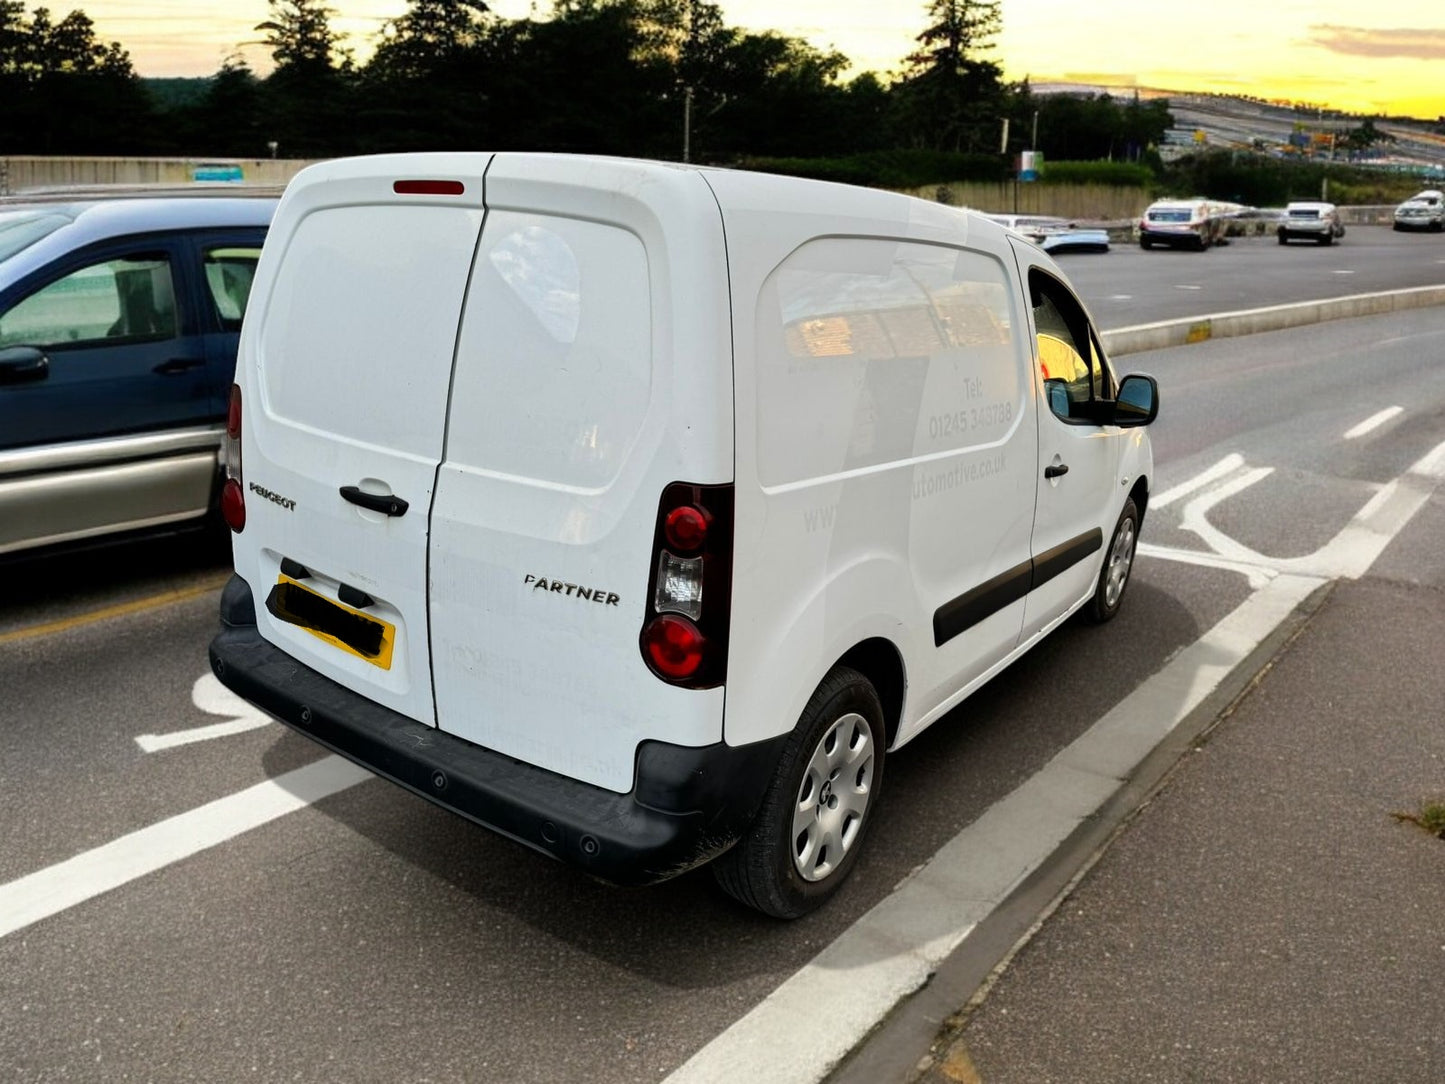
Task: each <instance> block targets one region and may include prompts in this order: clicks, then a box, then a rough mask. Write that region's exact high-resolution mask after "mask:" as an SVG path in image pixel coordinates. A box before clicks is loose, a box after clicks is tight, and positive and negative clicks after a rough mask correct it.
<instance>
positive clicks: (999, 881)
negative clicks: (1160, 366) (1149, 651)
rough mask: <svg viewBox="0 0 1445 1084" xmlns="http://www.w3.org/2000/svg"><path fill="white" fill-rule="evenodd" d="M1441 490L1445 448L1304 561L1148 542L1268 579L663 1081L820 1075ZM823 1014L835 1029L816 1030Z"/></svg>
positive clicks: (1225, 465) (1231, 486) (1264, 471)
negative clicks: (1322, 595)
mask: <svg viewBox="0 0 1445 1084" xmlns="http://www.w3.org/2000/svg"><path fill="white" fill-rule="evenodd" d="M1243 465H1244V460H1243V458H1242V457H1235V456H1230V457H1227V458H1226V459H1225V460H1223V461H1221V462H1220V463H1218V464H1215V466H1214V467H1211V468H1210V469H1209V470H1207V471H1205V472H1204V473H1203V474H1201V475H1200V476H1198V477H1196V478H1194V479H1191V480H1190V481H1189V482H1187V483H1185V484H1184V485H1183V486H1179V487H1176V489H1178V490H1180V494H1176V495H1175V497H1171V498H1170V499H1175V498H1176V497H1177V496H1179V495H1181V494H1184V493H1190V492H1194V491H1195V490H1197V489H1201V488H1203V487H1204V486H1206V485H1208V484H1210V483H1211V482H1213V481H1219V480H1221V479H1224V478H1227V477H1229V475H1231V474H1232V473H1234V472H1236V471H1238V469H1239V468H1240V467H1242V466H1243ZM1271 469H1272V468H1268V467H1264V468H1255V469H1254V470H1251V471H1247V472H1245V473H1244V474H1243V475H1240V476H1238V477H1236V478H1233V479H1231V480H1230V481H1229V482H1228V483H1226V484H1225V485H1224V486H1220V487H1218V489H1216V490H1214V491H1211V492H1208V493H1205V494H1203V495H1202V496H1200V497H1197V498H1195V500H1193V501H1191V502H1190V504H1189V505H1188V506H1186V508H1185V512H1186V514H1188V513H1189V512H1190V509H1191V508H1193V509H1194V512H1195V514H1196V515H1197V517H1198V519H1199V520H1200V522H1203V510H1207V509H1208V507H1210V506H1212V505H1213V504H1215V503H1217V502H1218V501H1219V500H1222V499H1224V496H1227V495H1229V494H1230V493H1237V492H1239V490H1240V489H1243V488H1244V487H1246V486H1248V485H1252V484H1254V482H1257V481H1259V480H1260V479H1261V478H1264V477H1266V476H1267V475H1268V474H1269V473H1270V471H1271ZM1442 481H1445V444H1442V445H1440V446H1439V447H1437V448H1435V449H1434V450H1433V451H1431V452H1430V453H1429V454H1428V455H1426V456H1425V457H1423V458H1422V459H1420V460H1419V461H1418V462H1417V463H1415V465H1414V466H1412V467H1411V468H1410V470H1409V471H1407V472H1406V473H1405V474H1404V475H1402V476H1401V477H1400V478H1398V479H1396V480H1395V481H1394V482H1391V483H1390V484H1389V485H1387V486H1385V487H1383V488H1382V489H1381V491H1380V493H1379V494H1377V495H1376V496H1375V497H1374V498H1372V499H1371V500H1370V501H1369V502H1368V503H1367V504H1366V505H1365V506H1364V507H1363V508H1362V509H1361V510H1360V511H1359V512H1358V513H1356V515H1355V517H1354V519H1352V520H1351V522H1350V523H1349V524H1348V525H1347V526H1346V527H1345V528H1344V529H1343V530H1342V531H1340V533H1339V534H1338V535H1337V536H1336V537H1335V538H1334V539H1332V540H1331V542H1330V543H1329V544H1328V545H1326V546H1324V547H1323V548H1322V549H1321V550H1320V551H1319V552H1318V553H1317V554H1313V555H1311V556H1309V557H1305V558H1299V559H1293V560H1280V561H1270V560H1269V559H1268V558H1265V557H1263V556H1261V555H1259V554H1256V553H1254V552H1253V551H1252V550H1248V549H1246V548H1245V547H1243V546H1240V545H1238V543H1232V549H1234V550H1235V551H1236V552H1238V553H1241V554H1243V555H1245V557H1246V559H1244V560H1234V561H1231V560H1230V559H1229V558H1227V557H1223V556H1222V555H1218V554H1216V555H1210V554H1194V553H1191V554H1188V555H1187V556H1185V555H1184V553H1183V551H1172V552H1170V551H1166V550H1164V548H1163V547H1145V546H1140V547H1139V549H1140V552H1141V553H1145V554H1149V555H1157V556H1168V557H1170V558H1171V559H1180V560H1183V559H1188V560H1192V561H1195V562H1196V563H1206V562H1209V561H1211V560H1212V561H1214V562H1215V563H1216V567H1233V568H1235V570H1236V571H1240V572H1242V573H1244V574H1246V575H1249V576H1251V585H1254V584H1256V583H1258V584H1259V586H1258V588H1257V589H1256V590H1254V591H1253V592H1252V593H1251V594H1250V596H1249V597H1248V598H1247V599H1245V601H1244V602H1242V603H1241V604H1240V605H1239V606H1238V607H1236V608H1235V610H1234V611H1233V612H1232V613H1230V614H1229V615H1227V616H1226V617H1225V618H1224V619H1223V620H1221V621H1220V622H1219V623H1218V624H1217V625H1215V626H1214V627H1213V628H1212V629H1210V630H1209V631H1208V632H1206V633H1205V634H1204V635H1203V636H1202V637H1200V638H1199V639H1198V640H1196V641H1195V642H1194V643H1192V644H1190V645H1189V646H1188V647H1186V648H1185V649H1184V650H1183V651H1181V652H1180V653H1179V654H1178V655H1176V656H1175V657H1174V659H1173V660H1172V661H1170V662H1169V664H1168V665H1166V666H1165V667H1164V668H1163V669H1162V670H1160V671H1159V672H1158V673H1157V674H1155V675H1154V676H1153V677H1151V678H1149V679H1148V680H1147V681H1145V682H1144V683H1143V684H1142V685H1140V686H1139V687H1138V688H1137V689H1135V690H1134V692H1133V693H1131V694H1130V695H1129V696H1127V697H1125V699H1124V700H1122V701H1121V702H1120V703H1119V704H1118V705H1116V706H1115V707H1114V708H1113V709H1112V710H1111V711H1109V712H1108V713H1107V714H1106V715H1104V717H1103V718H1101V719H1099V721H1098V722H1096V723H1094V725H1093V726H1091V727H1090V728H1089V729H1088V730H1087V731H1085V732H1084V734H1082V735H1081V736H1080V737H1079V738H1078V739H1076V740H1075V741H1074V742H1073V743H1071V744H1070V745H1069V746H1068V747H1067V748H1065V749H1064V750H1063V751H1062V752H1060V753H1059V754H1058V755H1057V756H1055V757H1054V758H1053V760H1051V761H1050V762H1049V763H1048V764H1047V765H1045V766H1044V768H1043V769H1042V770H1041V771H1040V772H1038V773H1037V774H1035V775H1034V776H1032V777H1030V778H1029V779H1028V780H1027V781H1026V782H1024V783H1023V784H1022V785H1021V786H1019V787H1018V788H1017V789H1016V790H1014V791H1013V792H1012V793H1011V794H1009V795H1008V796H1007V797H1006V798H1004V799H1003V800H1002V801H1000V802H998V803H997V804H996V805H994V806H992V807H991V808H990V809H989V810H987V811H986V812H985V813H984V814H983V815H982V816H981V817H979V818H978V820H976V821H974V822H973V823H972V824H970V825H969V826H968V827H967V828H965V829H963V831H961V832H959V833H958V835H956V836H955V837H954V838H953V839H952V840H950V841H949V842H948V843H947V844H945V845H944V846H943V847H942V848H941V849H940V850H939V851H938V853H937V854H935V855H934V856H933V857H932V858H931V859H929V861H928V862H927V863H926V864H925V865H923V866H922V867H920V868H919V869H918V870H917V871H915V872H914V873H913V874H912V875H911V876H909V877H908V878H907V879H906V880H905V881H904V882H903V883H902V884H900V885H899V887H898V888H897V889H895V890H894V891H893V893H892V894H891V895H889V896H888V897H887V898H885V899H883V900H882V901H880V902H879V903H878V904H877V905H876V906H875V907H874V908H873V909H872V910H871V911H869V912H868V913H867V914H865V915H864V916H863V917H862V918H860V919H859V920H858V921H857V922H855V923H854V924H853V925H852V926H850V927H849V928H848V929H847V930H846V931H844V933H843V934H842V935H841V936H840V937H839V938H838V939H837V940H836V941H834V942H833V943H832V944H830V945H828V946H827V947H826V948H824V949H823V950H822V951H821V952H820V953H819V954H818V955H817V956H815V957H814V958H813V959H812V960H811V961H810V962H809V963H807V964H806V965H804V966H803V968H802V969H801V970H799V971H798V972H796V973H795V974H793V975H792V976H791V977H789V978H788V979H787V980H785V981H784V982H783V983H782V985H780V986H779V987H778V988H777V989H775V990H774V991H773V992H772V993H771V994H769V995H768V996H767V997H766V998H764V999H763V1001H761V1002H760V1003H759V1004H758V1005H756V1006H755V1007H754V1008H753V1009H752V1010H751V1011H750V1012H748V1013H747V1014H746V1015H744V1016H743V1017H742V1018H741V1019H740V1020H738V1021H737V1022H735V1023H734V1024H733V1025H732V1026H730V1027H729V1028H727V1030H725V1031H723V1032H722V1033H721V1034H720V1035H718V1036H717V1037H716V1038H714V1039H713V1040H712V1041H711V1042H709V1043H708V1044H707V1045H706V1046H704V1047H703V1048H702V1049H701V1050H699V1051H698V1052H697V1053H696V1054H694V1055H693V1056H692V1057H691V1058H689V1059H688V1060H687V1061H686V1062H685V1063H684V1064H683V1065H682V1066H680V1067H679V1068H678V1069H677V1070H676V1071H674V1072H673V1073H672V1074H671V1075H670V1076H668V1077H667V1078H666V1080H665V1081H664V1084H733V1082H734V1081H737V1080H760V1081H761V1080H765V1081H767V1082H768V1084H818V1082H819V1081H821V1080H823V1079H825V1078H826V1077H827V1075H828V1074H829V1073H830V1072H832V1070H833V1069H834V1067H836V1066H837V1065H838V1063H839V1062H840V1061H841V1060H842V1059H843V1058H844V1057H846V1056H847V1054H848V1053H849V1052H850V1051H851V1050H852V1049H853V1048H854V1047H855V1046H856V1045H857V1044H858V1043H859V1042H860V1041H862V1039H863V1038H864V1037H865V1036H866V1035H867V1034H868V1032H869V1031H871V1030H872V1029H873V1028H874V1027H876V1026H877V1025H878V1024H879V1023H880V1022H881V1021H882V1020H883V1019H884V1017H886V1016H887V1014H888V1013H889V1012H890V1011H891V1010H892V1009H893V1008H894V1006H895V1005H897V1004H898V1002H899V1001H900V1000H902V999H903V998H904V997H906V996H908V995H909V994H910V993H912V992H913V991H914V990H917V989H918V988H919V987H920V986H922V985H923V984H924V983H925V982H927V981H928V977H929V976H930V975H931V974H932V973H933V972H934V971H935V970H936V969H937V968H938V966H939V965H940V964H941V963H942V962H943V961H944V959H945V958H947V956H948V955H949V953H951V952H952V951H953V950H954V949H956V948H957V947H958V946H959V945H960V944H962V943H963V941H964V939H965V938H967V937H968V935H969V934H970V933H971V932H972V931H973V929H974V928H975V927H976V926H977V925H978V924H979V923H980V922H982V921H983V920H984V919H985V918H987V917H988V915H989V914H990V913H992V912H993V910H994V909H995V908H997V907H998V906H999V905H1000V904H1001V903H1002V902H1003V901H1004V900H1005V899H1007V898H1008V896H1009V894H1010V893H1011V892H1012V891H1013V890H1014V888H1016V887H1017V886H1018V885H1019V884H1020V883H1021V882H1022V881H1023V880H1024V878H1026V877H1027V876H1028V875H1029V874H1031V873H1032V872H1033V871H1034V870H1035V869H1037V868H1039V866H1040V865H1042V864H1043V862H1045V861H1046V860H1047V859H1048V857H1049V856H1050V855H1051V854H1053V853H1054V851H1055V850H1057V849H1058V847H1059V845H1060V844H1062V843H1063V841H1064V840H1065V839H1067V838H1068V837H1069V835H1070V834H1071V833H1072V832H1073V831H1074V830H1075V829H1076V828H1077V827H1078V826H1079V824H1080V823H1081V822H1082V821H1084V820H1085V819H1087V818H1089V817H1092V816H1094V815H1095V814H1096V813H1097V811H1098V809H1099V808H1100V807H1101V806H1102V805H1103V804H1104V802H1105V801H1107V800H1108V798H1109V797H1110V796H1112V795H1113V794H1114V792H1115V791H1116V790H1117V789H1118V787H1119V785H1120V784H1121V782H1122V781H1124V780H1127V779H1128V778H1129V777H1130V776H1131V775H1132V774H1133V772H1134V771H1135V770H1136V769H1137V767H1138V765H1139V763H1140V762H1141V761H1142V760H1143V759H1144V758H1145V757H1146V756H1148V754H1149V753H1150V752H1152V751H1153V750H1154V749H1155V748H1156V747H1157V746H1158V744H1159V743H1160V742H1161V741H1162V740H1163V739H1164V738H1165V737H1167V736H1168V735H1169V734H1170V733H1171V732H1172V731H1173V730H1174V728H1175V727H1177V726H1178V725H1179V724H1180V723H1181V722H1182V721H1183V720H1184V719H1185V718H1186V717H1187V716H1188V715H1189V713H1190V712H1191V711H1193V710H1194V709H1195V708H1196V707H1198V706H1199V704H1200V703H1202V702H1203V700H1204V698H1205V697H1206V696H1207V695H1209V693H1211V692H1213V691H1214V689H1216V688H1217V687H1218V686H1219V683H1220V682H1221V681H1223V680H1224V679H1225V677H1227V676H1228V675H1229V674H1230V673H1231V672H1232V671H1233V670H1234V669H1235V668H1236V667H1237V666H1239V665H1240V664H1241V663H1242V662H1243V661H1244V660H1245V659H1247V658H1248V657H1249V655H1250V653H1251V652H1253V651H1254V650H1255V649H1256V648H1257V647H1258V646H1259V645H1260V644H1261V643H1262V642H1263V641H1264V639H1265V638H1266V637H1267V636H1268V635H1269V634H1270V633H1272V632H1273V631H1274V630H1275V629H1276V628H1278V627H1279V625H1280V624H1281V623H1282V622H1283V621H1285V620H1286V619H1287V618H1288V617H1289V615H1290V614H1291V613H1293V612H1294V610H1295V608H1296V607H1297V606H1298V605H1299V604H1300V603H1301V602H1302V601H1304V599H1306V598H1307V597H1308V596H1309V595H1310V593H1311V592H1313V591H1314V590H1315V589H1316V588H1318V587H1320V586H1321V585H1323V584H1325V583H1327V582H1329V579H1330V578H1331V577H1333V576H1337V575H1344V576H1350V577H1352V578H1354V577H1358V576H1360V575H1363V573H1364V572H1365V571H1367V570H1368V569H1369V566H1370V564H1372V563H1373V561H1374V559H1375V558H1376V557H1378V556H1379V554H1380V552H1382V551H1383V550H1384V548H1385V546H1386V545H1388V543H1389V542H1390V541H1391V539H1393V537H1394V536H1395V535H1396V534H1398V533H1399V531H1400V530H1402V529H1403V528H1404V526H1405V525H1406V523H1408V522H1409V520H1410V517H1411V516H1413V515H1414V513H1415V512H1416V511H1418V509H1419V508H1420V506H1421V505H1423V504H1424V502H1425V501H1426V500H1428V499H1429V497H1430V495H1431V493H1432V492H1433V491H1434V489H1435V488H1437V487H1438V486H1439V484H1440V483H1441V482H1442ZM1221 494H1222V495H1221ZM1159 503H1160V502H1159V501H1157V500H1156V501H1153V502H1151V507H1152V506H1157V505H1158V504H1159ZM1166 503H1167V502H1166ZM1220 537H1223V536H1220ZM1231 542H1232V540H1231ZM1176 555H1178V556H1176ZM820 1020H821V1021H827V1025H828V1026H826V1027H819V1026H818V1022H819V1021H820Z"/></svg>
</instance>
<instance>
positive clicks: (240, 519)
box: [221, 384, 246, 534]
mask: <svg viewBox="0 0 1445 1084" xmlns="http://www.w3.org/2000/svg"><path fill="white" fill-rule="evenodd" d="M221 456H222V458H223V459H224V460H225V468H226V482H225V484H224V485H223V486H222V487H221V518H222V519H224V520H225V521H226V526H228V527H230V528H231V530H233V531H235V532H236V533H237V534H240V533H241V531H243V530H244V529H245V527H246V491H245V490H244V489H243V488H242V486H241V480H242V479H241V388H240V386H239V385H237V384H232V385H231V401H230V403H229V404H228V405H227V407H226V440H225V442H224V445H223V446H222V448H221Z"/></svg>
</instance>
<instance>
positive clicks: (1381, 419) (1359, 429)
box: [1345, 406, 1405, 440]
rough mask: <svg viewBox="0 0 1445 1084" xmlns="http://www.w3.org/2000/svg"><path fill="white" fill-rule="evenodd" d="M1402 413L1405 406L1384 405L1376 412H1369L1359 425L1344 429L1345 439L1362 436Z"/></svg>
mask: <svg viewBox="0 0 1445 1084" xmlns="http://www.w3.org/2000/svg"><path fill="white" fill-rule="evenodd" d="M1403 413H1405V408H1404V407H1402V406H1392V407H1386V408H1385V409H1384V410H1382V411H1380V412H1379V413H1378V414H1371V415H1370V416H1369V417H1368V418H1366V419H1365V420H1364V421H1362V422H1361V423H1360V424H1359V425H1357V426H1355V427H1354V428H1353V429H1347V430H1346V431H1345V439H1346V440H1355V439H1356V438H1357V437H1362V436H1364V435H1365V434H1366V433H1370V432H1373V431H1374V430H1376V429H1378V428H1380V426H1382V425H1384V424H1385V423H1386V422H1387V421H1389V420H1390V419H1392V418H1397V417H1399V416H1400V415H1401V414H1403Z"/></svg>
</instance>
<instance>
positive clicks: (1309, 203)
mask: <svg viewBox="0 0 1445 1084" xmlns="http://www.w3.org/2000/svg"><path fill="white" fill-rule="evenodd" d="M1274 232H1275V236H1276V237H1278V238H1279V243H1280V244H1282V245H1285V244H1288V243H1289V242H1291V241H1313V242H1315V243H1316V244H1319V245H1331V244H1334V241H1335V238H1336V237H1343V236H1344V235H1345V224H1344V223H1343V222H1341V221H1340V212H1339V209H1338V208H1336V207H1335V205H1334V204H1333V203H1325V202H1323V201H1321V200H1294V201H1292V202H1291V203H1289V204H1288V205H1286V207H1285V209H1284V214H1283V215H1282V216H1281V217H1280V220H1279V225H1278V226H1277V227H1276V228H1275V231H1274Z"/></svg>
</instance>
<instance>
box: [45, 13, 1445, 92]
mask: <svg viewBox="0 0 1445 1084" xmlns="http://www.w3.org/2000/svg"><path fill="white" fill-rule="evenodd" d="M38 2H39V0H27V2H26V5H25V6H26V9H27V10H33V9H34V8H35V7H36V6H38ZM45 6H48V7H49V8H50V9H51V10H52V12H54V13H55V14H56V16H57V17H58V15H59V14H60V13H62V12H66V11H69V10H71V8H72V7H79V8H81V9H82V10H83V11H85V12H86V14H87V15H89V16H90V17H91V19H92V20H93V21H94V22H95V24H96V28H97V32H98V34H99V36H100V37H101V38H102V39H103V40H105V41H118V42H120V44H121V45H122V46H124V47H125V49H126V50H127V51H128V52H129V53H130V56H131V60H132V62H133V63H134V65H135V68H136V70H137V71H138V72H139V73H140V74H141V75H148V76H160V75H210V74H212V73H214V72H215V71H216V69H217V68H219V67H220V64H221V61H222V59H223V58H224V57H225V56H227V55H228V54H230V53H232V52H235V51H237V49H238V48H239V47H241V46H243V45H244V44H245V43H246V42H254V41H255V40H256V39H257V38H258V37H259V35H257V34H256V33H255V31H254V30H253V27H255V25H256V24H257V23H259V22H261V21H262V20H264V19H265V18H266V17H267V12H268V6H267V4H266V2H265V0H229V2H215V0H79V2H75V0H72V2H69V3H67V2H65V0H60V2H57V0H48V2H47V3H46V5H45ZM329 6H330V7H331V8H332V9H333V10H334V11H335V12H336V14H335V15H334V16H333V20H332V26H333V27H334V28H335V29H336V30H338V31H341V32H343V33H345V34H346V35H347V36H348V43H349V44H350V45H351V46H352V47H353V48H355V50H356V52H357V55H358V56H360V57H363V58H364V57H365V56H366V55H368V54H369V52H370V49H371V46H372V43H373V41H374V39H375V35H376V34H377V32H378V31H379V29H380V28H381V25H382V24H383V22H385V20H386V19H388V18H391V17H394V16H396V15H399V14H401V13H402V12H403V11H405V10H406V0H332V2H331V3H330V4H329ZM720 6H721V8H722V11H723V17H724V19H725V20H726V22H727V23H728V24H729V25H731V26H738V27H745V28H747V29H750V30H767V29H771V30H777V31H779V32H781V33H784V34H787V35H790V36H794V37H801V38H805V39H807V40H808V41H810V42H812V43H813V44H814V45H816V46H818V47H820V48H825V49H828V48H833V49H837V50H839V51H840V52H842V53H844V54H845V55H847V56H848V57H849V58H851V59H852V60H853V62H854V70H855V71H877V72H879V73H884V74H886V73H888V72H890V71H897V70H898V69H899V68H900V66H901V61H902V58H903V57H905V56H906V55H907V54H908V53H909V52H910V51H911V50H912V48H913V46H914V38H915V37H916V36H917V34H918V32H919V31H920V30H921V29H922V28H923V25H924V22H925V13H926V7H927V5H926V3H925V2H924V0H722V3H721V5H720ZM551 7H552V4H551V0H539V2H535V3H534V2H529V0H492V9H493V10H494V11H495V12H496V13H497V14H499V15H501V16H504V17H506V18H509V19H514V18H521V17H524V16H527V15H529V14H535V15H537V16H538V17H545V15H546V13H547V12H548V11H550V10H551ZM242 51H243V52H244V54H245V56H246V57H247V60H248V62H249V63H250V64H251V66H252V67H253V68H255V69H256V70H257V71H259V72H264V71H266V70H267V68H268V67H269V61H270V58H269V56H268V55H267V53H266V51H265V50H264V49H262V48H260V47H257V46H251V47H248V48H245V49H243V50H242ZM990 55H991V56H992V57H993V59H995V60H997V61H998V62H999V63H1001V64H1002V66H1003V69H1004V74H1005V77H1006V78H1008V79H1010V80H1014V79H1021V78H1023V77H1024V76H1029V77H1030V78H1031V79H1032V80H1033V81H1034V82H1035V83H1043V82H1050V81H1058V80H1069V81H1079V82H1091V83H1092V82H1100V83H1108V84H1110V85H1117V86H1140V87H1154V88H1159V89H1166V90H1201V91H1219V92H1222V93H1242V94H1250V95H1254V96H1257V97H1264V98H1285V99H1290V100H1297V101H1308V102H1312V103H1318V104H1322V105H1330V106H1334V107H1336V108H1341V109H1350V110H1356V111H1359V112H1385V113H1392V114H1393V113H1405V114H1411V115H1415V116H1420V117H1427V118H1431V119H1433V118H1435V117H1437V116H1439V115H1441V114H1445V8H1442V6H1441V5H1440V3H1439V2H1438V0H1430V2H1428V3H1427V2H1425V0H1393V2H1392V3H1389V4H1368V5H1367V4H1362V3H1360V2H1359V0H1264V2H1260V0H1206V2H1200V0H1093V2H1092V3H1077V4H1064V3H1061V2H1060V0H1003V32H1002V34H1000V35H999V37H998V39H997V43H996V48H995V49H994V50H992V51H991V54H990Z"/></svg>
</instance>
